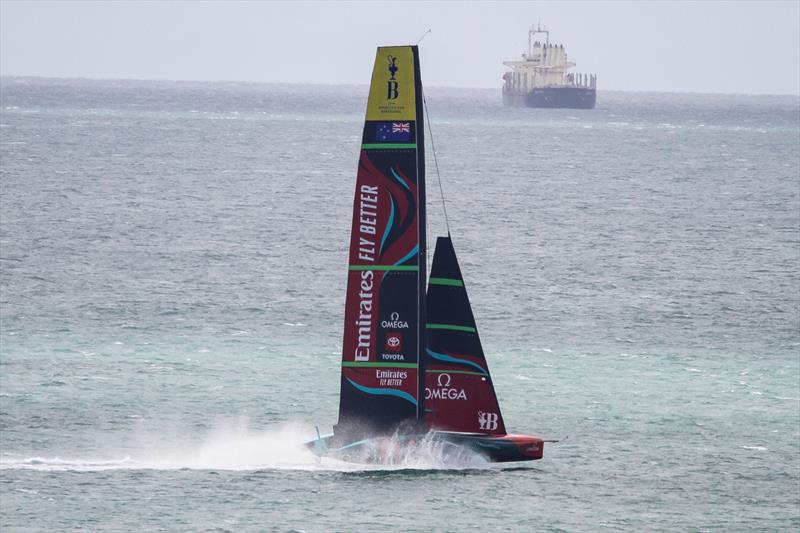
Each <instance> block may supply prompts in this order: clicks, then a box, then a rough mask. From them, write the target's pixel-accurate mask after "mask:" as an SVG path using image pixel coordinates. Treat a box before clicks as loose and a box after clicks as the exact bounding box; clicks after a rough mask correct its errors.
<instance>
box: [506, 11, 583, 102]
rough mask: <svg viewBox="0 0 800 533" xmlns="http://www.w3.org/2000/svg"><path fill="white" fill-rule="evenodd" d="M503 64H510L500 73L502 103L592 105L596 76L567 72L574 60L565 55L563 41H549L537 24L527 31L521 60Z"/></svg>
mask: <svg viewBox="0 0 800 533" xmlns="http://www.w3.org/2000/svg"><path fill="white" fill-rule="evenodd" d="M537 36H544V40H542V41H540V40H538V39H540V38H541V37H537ZM503 65H505V66H507V67H509V68H511V72H506V73H505V74H504V75H503V80H504V82H505V83H504V84H503V104H504V105H507V106H514V107H551V108H552V107H561V108H569V109H594V105H595V102H596V100H597V76H596V75H595V74H577V73H572V72H568V70H569V69H571V68H572V67H574V66H575V62H574V61H569V60H568V59H567V52H566V51H565V50H564V45H563V44H551V43H550V32H549V31H548V29H547V28H546V27H542V26H541V25H540V24H537V25H536V26H531V28H530V30H529V31H528V51H527V53H523V54H522V61H504V62H503Z"/></svg>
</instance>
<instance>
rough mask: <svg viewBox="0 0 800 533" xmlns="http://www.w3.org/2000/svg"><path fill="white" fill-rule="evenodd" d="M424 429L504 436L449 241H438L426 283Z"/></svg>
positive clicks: (447, 239)
mask: <svg viewBox="0 0 800 533" xmlns="http://www.w3.org/2000/svg"><path fill="white" fill-rule="evenodd" d="M427 305H428V316H427V321H428V324H427V328H428V344H427V350H426V355H425V358H424V365H425V409H426V413H425V427H426V428H427V429H436V430H443V431H459V432H468V433H486V434H489V435H504V434H505V433H506V428H505V424H504V423H503V416H502V415H501V414H500V406H499V405H498V403H497V396H496V395H495V392H494V386H493V385H492V378H491V376H490V375H489V367H488V365H487V364H486V358H485V357H484V355H483V349H482V348H481V341H480V338H479V337H478V330H477V329H476V326H475V318H474V316H473V315H472V308H471V307H470V305H469V298H468V297H467V291H466V288H465V287H464V279H463V278H462V277H461V269H460V268H459V267H458V260H457V259H456V253H455V250H454V249H453V243H452V241H451V240H450V237H449V236H448V237H439V239H438V240H437V241H436V251H435V252H434V254H433V264H432V266H431V277H430V280H429V283H428V298H427Z"/></svg>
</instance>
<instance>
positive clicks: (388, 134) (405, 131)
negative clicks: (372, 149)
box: [375, 122, 411, 142]
mask: <svg viewBox="0 0 800 533" xmlns="http://www.w3.org/2000/svg"><path fill="white" fill-rule="evenodd" d="M375 139H376V140H377V141H378V142H408V141H409V139H411V123H410V122H378V124H377V125H376V127H375Z"/></svg>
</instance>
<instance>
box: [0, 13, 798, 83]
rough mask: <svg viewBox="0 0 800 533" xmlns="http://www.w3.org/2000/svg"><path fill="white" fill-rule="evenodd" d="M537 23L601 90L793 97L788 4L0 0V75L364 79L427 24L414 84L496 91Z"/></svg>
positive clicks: (794, 52)
mask: <svg viewBox="0 0 800 533" xmlns="http://www.w3.org/2000/svg"><path fill="white" fill-rule="evenodd" d="M537 21H541V22H542V24H543V25H547V26H548V27H549V29H550V30H551V42H557V43H563V44H564V46H565V48H566V49H567V53H568V55H569V58H570V59H572V60H574V61H576V62H577V63H578V67H577V69H576V70H575V71H576V72H591V73H596V74H597V75H598V86H599V88H600V89H601V90H602V89H614V90H628V91H679V92H717V93H749V94H800V0H786V1H772V2H769V1H762V2H744V1H741V2H709V1H706V2H645V1H639V2H636V1H629V2H567V3H560V2H559V3H551V2H333V1H330V2H224V3H223V2H188V1H186V2H77V1H68V0H62V1H56V2H45V1H38V2H17V1H11V0H0V74H2V75H4V76H51V77H86V78H135V79H165V80H229V81H258V82H291V83H325V84H367V83H369V77H370V71H371V68H372V61H373V58H374V53H375V47H376V46H377V45H381V44H408V43H414V42H416V41H417V39H418V38H419V37H420V36H421V35H422V34H423V33H424V32H425V31H426V30H427V29H428V28H430V29H431V30H432V33H431V34H429V35H428V36H427V37H425V39H424V40H423V41H422V43H421V54H422V67H423V73H422V74H423V80H424V82H425V84H426V85H429V86H450V87H495V88H497V87H500V85H501V79H500V77H501V76H502V74H503V72H504V71H505V68H504V67H503V66H502V61H503V60H507V59H516V58H517V57H519V54H520V53H521V52H522V50H523V49H524V48H525V47H526V46H527V30H528V27H529V26H530V24H531V23H535V22H537Z"/></svg>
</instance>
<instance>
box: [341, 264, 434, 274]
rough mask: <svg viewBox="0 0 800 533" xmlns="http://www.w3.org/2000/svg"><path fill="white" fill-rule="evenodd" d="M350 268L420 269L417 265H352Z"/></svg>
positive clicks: (413, 270) (409, 270) (408, 270)
mask: <svg viewBox="0 0 800 533" xmlns="http://www.w3.org/2000/svg"><path fill="white" fill-rule="evenodd" d="M347 268H348V269H350V270H405V271H407V272H416V271H418V270H419V267H418V266H417V265H350V266H349V267H347Z"/></svg>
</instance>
